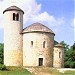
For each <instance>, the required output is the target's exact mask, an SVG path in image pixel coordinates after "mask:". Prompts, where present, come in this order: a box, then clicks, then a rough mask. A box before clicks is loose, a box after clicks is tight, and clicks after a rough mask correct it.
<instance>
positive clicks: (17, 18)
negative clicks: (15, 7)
mask: <svg viewBox="0 0 75 75" xmlns="http://www.w3.org/2000/svg"><path fill="white" fill-rule="evenodd" d="M13 20H14V21H19V14H18V13H17V14H15V13H13Z"/></svg>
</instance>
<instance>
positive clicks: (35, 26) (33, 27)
mask: <svg viewBox="0 0 75 75" xmlns="http://www.w3.org/2000/svg"><path fill="white" fill-rule="evenodd" d="M34 31H36V32H38V31H40V32H49V33H53V34H54V32H53V31H52V30H51V29H49V28H48V27H47V26H45V25H43V24H41V23H39V22H36V23H33V24H31V25H29V26H28V27H26V28H24V29H23V33H24V32H34Z"/></svg>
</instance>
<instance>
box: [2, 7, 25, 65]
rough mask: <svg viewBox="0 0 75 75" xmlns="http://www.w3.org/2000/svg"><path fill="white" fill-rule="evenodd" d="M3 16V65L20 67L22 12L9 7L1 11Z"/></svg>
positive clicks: (21, 60) (21, 59) (21, 58)
mask: <svg viewBox="0 0 75 75" xmlns="http://www.w3.org/2000/svg"><path fill="white" fill-rule="evenodd" d="M3 14H4V64H5V65H6V66H20V65H22V64H23V57H22V52H23V51H22V48H23V36H22V34H21V32H22V30H23V14H24V12H23V10H21V9H20V8H18V7H17V6H11V7H9V8H7V9H6V10H4V11H3Z"/></svg>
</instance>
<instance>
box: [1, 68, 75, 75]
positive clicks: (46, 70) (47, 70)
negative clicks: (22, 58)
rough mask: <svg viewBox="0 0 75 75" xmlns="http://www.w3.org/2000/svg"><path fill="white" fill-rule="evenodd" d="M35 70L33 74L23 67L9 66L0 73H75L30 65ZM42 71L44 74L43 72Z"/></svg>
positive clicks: (17, 74)
mask: <svg viewBox="0 0 75 75" xmlns="http://www.w3.org/2000/svg"><path fill="white" fill-rule="evenodd" d="M30 68H32V70H34V72H33V74H32V73H30V72H29V71H28V70H26V69H25V68H22V67H7V70H4V71H0V75H35V72H36V75H75V71H65V72H64V73H60V72H59V71H58V70H56V69H54V68H49V67H30ZM41 73H42V74H41Z"/></svg>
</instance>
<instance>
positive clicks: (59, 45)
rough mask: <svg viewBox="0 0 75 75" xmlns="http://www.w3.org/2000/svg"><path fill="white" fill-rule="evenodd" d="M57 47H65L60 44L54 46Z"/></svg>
mask: <svg viewBox="0 0 75 75" xmlns="http://www.w3.org/2000/svg"><path fill="white" fill-rule="evenodd" d="M54 46H55V47H63V46H62V45H61V44H60V43H58V44H56V45H54Z"/></svg>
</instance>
